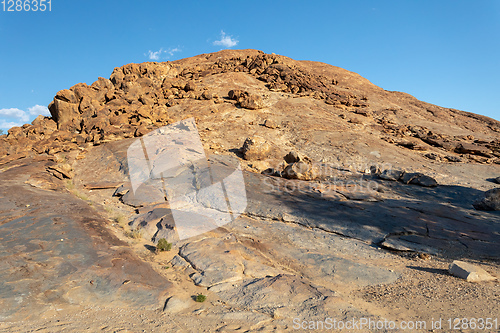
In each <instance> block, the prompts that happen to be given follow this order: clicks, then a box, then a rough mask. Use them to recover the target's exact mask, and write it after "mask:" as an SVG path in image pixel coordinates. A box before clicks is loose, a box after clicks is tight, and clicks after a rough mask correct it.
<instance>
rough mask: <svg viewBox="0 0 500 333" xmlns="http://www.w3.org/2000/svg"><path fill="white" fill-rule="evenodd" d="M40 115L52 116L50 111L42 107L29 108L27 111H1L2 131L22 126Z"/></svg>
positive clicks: (0, 127) (13, 109) (11, 109)
mask: <svg viewBox="0 0 500 333" xmlns="http://www.w3.org/2000/svg"><path fill="white" fill-rule="evenodd" d="M38 115H44V116H50V112H49V109H47V108H46V107H45V106H41V105H35V106H32V107H29V108H28V109H27V110H26V111H24V110H21V109H18V108H9V109H0V129H3V130H6V129H9V128H11V127H14V126H22V125H23V124H26V123H28V122H29V121H31V120H33V119H34V118H36V116H38Z"/></svg>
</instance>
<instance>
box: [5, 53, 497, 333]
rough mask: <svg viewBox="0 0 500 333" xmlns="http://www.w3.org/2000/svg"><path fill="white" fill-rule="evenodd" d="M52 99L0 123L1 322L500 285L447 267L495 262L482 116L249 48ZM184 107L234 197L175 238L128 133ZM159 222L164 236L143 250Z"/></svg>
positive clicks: (115, 318)
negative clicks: (208, 227) (211, 221)
mask: <svg viewBox="0 0 500 333" xmlns="http://www.w3.org/2000/svg"><path fill="white" fill-rule="evenodd" d="M49 110H50V113H51V115H52V116H51V117H43V116H39V117H38V118H36V119H35V120H34V121H33V122H32V124H26V125H23V126H22V127H14V128H12V129H10V130H9V131H8V134H7V135H3V136H0V178H1V180H2V185H1V186H0V197H1V198H2V201H1V203H0V241H1V242H0V258H2V260H1V262H2V263H1V264H0V267H2V269H1V270H0V294H1V299H2V301H1V302H2V303H3V304H2V305H3V306H2V307H1V308H0V319H2V320H4V321H5V324H4V326H1V325H2V324H0V328H5V329H6V330H7V331H8V330H9V329H13V327H16V324H15V321H16V320H28V323H30V324H29V325H32V326H31V327H32V328H36V329H40V328H43V329H46V330H48V331H51V330H54V329H56V328H55V327H59V326H57V325H59V324H57V323H58V321H59V320H62V321H63V324H61V325H63V326H61V327H64V328H65V329H66V330H74V331H78V329H79V326H78V325H77V324H76V323H75V321H74V319H72V318H75V317H74V316H75V313H79V316H80V317H79V318H80V319H79V320H80V322H84V323H86V324H87V325H89V327H92V329H93V328H96V327H98V326H92V325H94V324H91V323H93V322H96V323H99V325H100V326H99V327H108V328H109V331H113V330H116V329H118V328H119V326H120V327H125V328H127V329H129V330H133V329H138V328H143V327H144V328H145V329H150V330H153V331H154V330H155V329H158V330H163V331H164V330H165V329H170V330H172V329H178V330H180V331H183V330H187V331H189V330H193V331H207V332H212V331H215V330H218V331H224V330H225V331H241V332H245V331H252V330H259V331H265V330H269V331H280V330H287V329H288V330H291V329H292V327H293V326H294V322H293V321H292V320H293V318H301V319H303V320H312V321H317V320H321V318H323V320H324V318H327V317H332V318H339V319H340V318H344V320H346V319H348V318H361V317H370V318H374V319H377V318H378V319H380V318H391V319H392V320H408V318H409V317H411V318H412V319H421V320H430V318H431V317H439V316H441V317H443V318H454V317H476V318H478V317H483V318H486V317H491V315H492V313H498V312H499V311H498V310H499V309H498V304H496V305H495V304H492V305H491V307H484V304H485V302H490V301H492V300H494V299H495V297H497V296H495V295H498V286H499V285H498V282H495V281H490V282H482V283H480V284H471V283H469V282H466V281H464V280H461V279H460V278H457V277H454V276H451V275H450V274H448V272H447V267H448V265H449V264H450V263H451V262H452V261H453V260H457V259H461V260H465V261H469V262H470V261H473V262H474V263H475V264H476V265H477V266H478V267H483V268H484V269H486V271H488V272H489V274H490V275H491V276H493V277H495V276H499V273H500V270H499V267H500V266H499V258H500V246H499V244H500V215H498V212H497V210H500V190H496V187H497V186H498V185H495V182H497V177H499V176H500V122H498V121H496V120H493V119H490V118H487V117H484V116H480V115H476V114H472V113H468V112H464V111H459V110H454V109H449V108H444V107H439V106H436V105H432V104H429V103H425V102H422V101H419V100H417V99H416V98H414V97H412V96H410V95H408V94H405V93H402V92H393V91H386V90H384V89H382V88H380V87H377V86H376V85H374V84H372V83H370V82H369V81H368V80H366V79H364V78H362V77H361V76H359V75H357V74H355V73H352V72H349V71H347V70H345V69H341V68H338V67H334V66H331V65H327V64H322V63H317V62H310V61H296V60H293V59H290V58H287V57H284V56H281V55H275V54H265V53H263V52H260V51H256V50H235V51H233V50H226V51H221V52H217V53H212V54H202V55H199V56H195V57H192V58H187V59H182V60H178V61H174V62H164V63H156V62H149V63H142V64H128V65H125V66H122V67H118V68H115V69H114V70H113V72H112V74H111V76H110V78H109V79H105V78H99V79H98V80H97V81H95V82H94V83H93V84H92V85H90V86H89V85H87V84H84V83H79V84H76V85H75V86H73V87H71V88H69V89H65V90H61V91H59V92H58V93H57V94H56V96H55V97H54V100H53V101H52V102H51V103H50V105H49ZM189 118H194V120H195V122H196V127H197V130H198V132H199V134H200V137H201V142H202V144H203V149H204V151H205V153H206V155H207V156H208V157H209V159H212V160H217V158H216V157H217V156H230V157H232V158H234V159H237V161H238V162H239V164H241V167H242V169H243V174H244V181H245V189H246V199H247V205H246V209H245V211H244V213H243V214H242V215H241V216H240V217H239V218H238V219H236V220H235V221H233V222H231V223H229V224H226V225H224V226H222V227H220V228H218V229H215V230H212V231H210V232H207V233H204V234H202V235H198V236H196V237H193V238H188V239H179V237H178V236H177V234H176V230H177V229H176V225H175V223H174V222H173V220H172V217H171V213H169V211H170V209H171V207H170V203H169V202H168V201H166V200H165V197H164V196H160V197H158V196H157V197H155V196H154V195H153V194H152V193H154V191H155V189H147V193H149V194H151V195H149V196H147V197H146V198H145V197H144V196H138V195H135V194H136V193H135V194H134V191H133V186H132V185H131V182H130V178H129V171H130V170H129V163H128V161H127V150H128V149H129V147H130V146H131V144H132V143H133V142H134V141H135V140H137V139H136V138H139V137H143V136H145V135H147V134H148V133H152V132H154V131H155V130H156V129H158V128H161V127H163V126H166V125H169V124H173V123H176V122H179V121H182V120H185V119H189ZM498 181H500V178H499V179H498ZM160 238H166V239H167V240H168V241H170V242H172V243H173V248H172V250H171V251H168V252H165V253H157V252H155V251H154V246H155V244H157V242H158V240H159V239H160ZM166 267H167V268H166ZM456 288H463V290H466V291H467V293H455V292H454V290H455V289H456ZM198 293H202V294H204V295H208V298H207V302H204V303H197V302H194V301H193V300H192V299H191V296H193V295H196V294H198ZM446 297H448V298H449V299H448V302H447V304H446V305H443V304H442V303H441V299H443V298H446ZM472 305H477V307H476V308H474V307H472ZM34 308H36V310H33V309H34ZM55 308H60V309H62V310H61V311H62V312H61V313H62V314H61V313H59V312H58V311H59V310H54V309H55ZM81 309H86V310H85V311H84V312H81ZM116 309H121V310H120V311H122V313H126V315H125V317H124V316H120V315H117V314H116ZM491 311H493V312H491ZM99 313H101V314H102V313H106V314H107V315H100V314H99ZM65 316H66V317H65ZM143 317H146V318H149V319H150V320H149V321H147V322H145V321H144V320H142V321H141V319H140V318H143ZM193 317H194V318H196V320H193ZM55 318H58V319H57V320H58V321H57V322H56V321H55V320H56V319H55ZM61 318H63V319H61ZM127 318H129V319H130V318H132V319H131V320H130V321H127ZM174 319H175V320H174ZM29 320H31V321H29ZM9 322H13V323H12V324H9ZM202 322H203V323H202ZM9 325H10V326H9ZM29 325H27V326H26V327H30V326H29ZM96 325H97V324H96ZM141 325H142V326H141ZM179 327H180V328H179ZM58 329H59V328H58Z"/></svg>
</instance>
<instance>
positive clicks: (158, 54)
mask: <svg viewBox="0 0 500 333" xmlns="http://www.w3.org/2000/svg"><path fill="white" fill-rule="evenodd" d="M181 51H182V50H181V49H180V48H179V47H175V48H169V49H167V50H164V49H163V48H161V49H159V50H158V51H151V50H149V51H148V53H146V54H144V55H145V56H147V57H148V58H149V59H150V60H155V61H157V60H160V59H168V58H170V57H172V56H173V55H174V53H176V52H181ZM162 55H163V56H162Z"/></svg>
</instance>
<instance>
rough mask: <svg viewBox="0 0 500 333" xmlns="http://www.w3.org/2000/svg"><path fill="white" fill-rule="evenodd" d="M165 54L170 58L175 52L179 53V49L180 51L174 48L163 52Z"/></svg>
mask: <svg viewBox="0 0 500 333" xmlns="http://www.w3.org/2000/svg"><path fill="white" fill-rule="evenodd" d="M165 52H167V53H168V54H170V56H173V55H174V53H175V52H181V49H180V48H178V47H175V48H173V49H168V50H167V51H165Z"/></svg>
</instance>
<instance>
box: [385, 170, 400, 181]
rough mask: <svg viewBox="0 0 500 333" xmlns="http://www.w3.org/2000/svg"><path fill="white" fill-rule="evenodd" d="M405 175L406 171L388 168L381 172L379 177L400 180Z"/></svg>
mask: <svg viewBox="0 0 500 333" xmlns="http://www.w3.org/2000/svg"><path fill="white" fill-rule="evenodd" d="M403 175H404V171H401V170H394V169H386V170H384V171H382V172H381V173H380V175H379V178H380V179H383V180H390V181H398V180H399V179H400V178H401V177H402V176H403Z"/></svg>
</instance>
